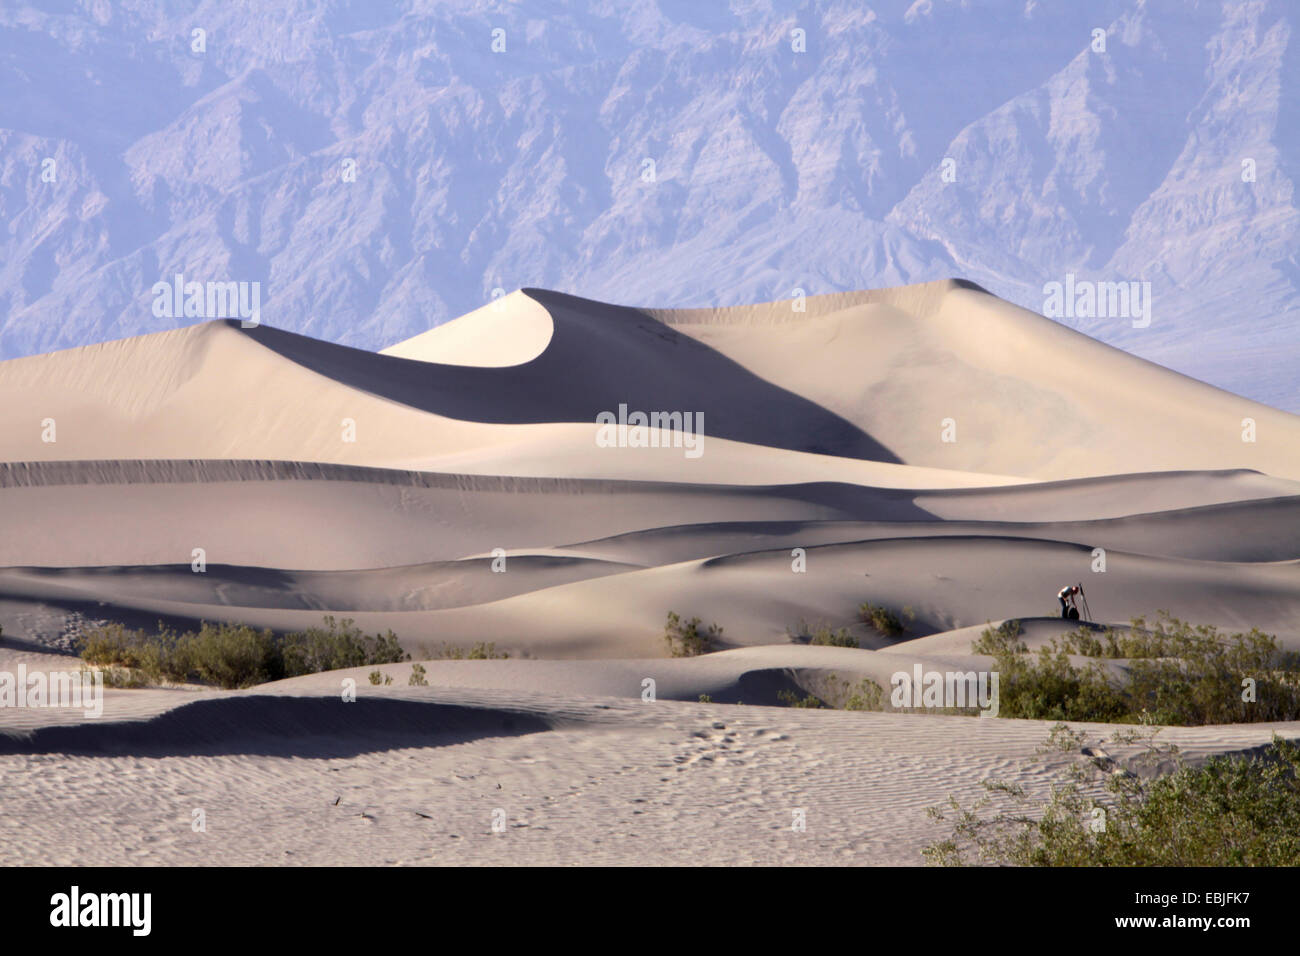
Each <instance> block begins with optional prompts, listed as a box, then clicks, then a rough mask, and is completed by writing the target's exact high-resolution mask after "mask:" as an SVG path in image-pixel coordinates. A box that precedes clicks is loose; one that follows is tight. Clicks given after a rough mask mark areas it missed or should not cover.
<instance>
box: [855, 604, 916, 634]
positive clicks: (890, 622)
mask: <svg viewBox="0 0 1300 956" xmlns="http://www.w3.org/2000/svg"><path fill="white" fill-rule="evenodd" d="M858 616H859V617H861V618H862V623H864V624H870V625H871V626H872V627H874V628H875V629H876V631H877V632H878V633H880V634H882V635H883V636H885V637H898V636H899V635H900V634H902V633H903V631H904V630H906V628H905V627H904V626H903V622H902V621H900V620H899V619H898V615H897V614H895V613H894V612H893V611H891V610H890V609H889V608H887V607H884V606H883V605H880V604H872V603H871V602H870V601H863V602H862V606H861V607H859V608H858Z"/></svg>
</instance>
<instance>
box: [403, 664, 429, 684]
mask: <svg viewBox="0 0 1300 956" xmlns="http://www.w3.org/2000/svg"><path fill="white" fill-rule="evenodd" d="M424 673H425V672H424V665H423V664H412V665H411V679H410V680H409V681H407V683H408V684H410V685H411V686H412V687H428V686H429V681H428V680H427V679H426V678H425V676H424Z"/></svg>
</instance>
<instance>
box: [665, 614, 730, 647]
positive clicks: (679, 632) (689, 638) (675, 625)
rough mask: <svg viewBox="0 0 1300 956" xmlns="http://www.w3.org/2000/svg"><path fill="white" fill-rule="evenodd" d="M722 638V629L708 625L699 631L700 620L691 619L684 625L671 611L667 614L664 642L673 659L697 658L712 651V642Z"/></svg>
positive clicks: (715, 625) (714, 625)
mask: <svg viewBox="0 0 1300 956" xmlns="http://www.w3.org/2000/svg"><path fill="white" fill-rule="evenodd" d="M721 636H722V628H720V627H718V625H717V624H710V625H709V626H708V628H706V629H705V630H700V619H699V618H698V617H693V618H691V619H690V620H689V621H686V622H685V623H683V622H682V619H681V618H680V617H678V616H677V615H676V614H674V613H673V612H672V611H669V612H668V623H667V624H665V625H664V642H665V643H667V645H668V653H669V654H670V655H672V656H673V657H698V656H699V655H700V654H707V653H708V652H709V651H711V650H713V645H714V642H715V641H717V639H718V638H719V637H721Z"/></svg>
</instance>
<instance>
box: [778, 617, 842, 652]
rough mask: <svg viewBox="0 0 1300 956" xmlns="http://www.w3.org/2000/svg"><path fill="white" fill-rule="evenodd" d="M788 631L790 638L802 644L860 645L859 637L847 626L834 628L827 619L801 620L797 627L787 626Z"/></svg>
mask: <svg viewBox="0 0 1300 956" xmlns="http://www.w3.org/2000/svg"><path fill="white" fill-rule="evenodd" d="M786 633H787V634H789V635H790V639H791V640H793V641H796V642H797V643H800V644H817V645H819V646H825V647H858V646H859V644H858V639H857V638H856V637H854V636H853V634H851V633H850V632H849V629H848V628H847V627H841V628H839V629H838V630H837V629H834V628H832V627H831V626H830V625H829V624H827V623H826V622H825V621H819V622H817V623H815V624H809V623H808V622H807V621H800V622H799V626H798V627H796V628H786Z"/></svg>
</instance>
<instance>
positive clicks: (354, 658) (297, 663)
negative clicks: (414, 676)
mask: <svg viewBox="0 0 1300 956" xmlns="http://www.w3.org/2000/svg"><path fill="white" fill-rule="evenodd" d="M324 625H325V626H324V627H309V628H307V629H306V630H305V631H295V632H293V633H291V634H286V635H285V636H284V637H283V638H282V639H281V642H280V649H281V655H282V657H283V660H284V676H286V677H298V676H299V675H301V674H318V673H320V672H321V671H334V670H342V669H343V668H345V667H364V666H365V665H367V664H397V663H399V662H401V661H405V660H410V659H411V656H410V655H409V654H406V653H404V652H403V651H402V648H401V646H400V645H399V644H398V643H397V635H396V634H394V633H393V632H392V631H387V632H385V633H383V634H375V635H373V636H371V635H368V634H365V633H364V632H363V631H362V630H361V628H359V627H356V626H355V624H354V623H353V621H352V619H351V618H344V619H343V620H342V621H336V620H335V619H334V616H333V615H332V614H327V615H325V618H324Z"/></svg>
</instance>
